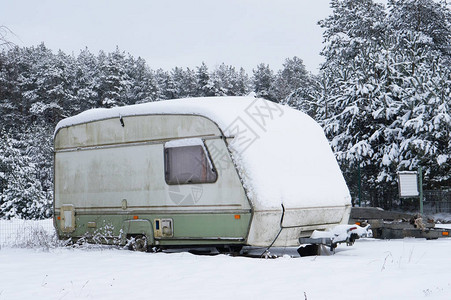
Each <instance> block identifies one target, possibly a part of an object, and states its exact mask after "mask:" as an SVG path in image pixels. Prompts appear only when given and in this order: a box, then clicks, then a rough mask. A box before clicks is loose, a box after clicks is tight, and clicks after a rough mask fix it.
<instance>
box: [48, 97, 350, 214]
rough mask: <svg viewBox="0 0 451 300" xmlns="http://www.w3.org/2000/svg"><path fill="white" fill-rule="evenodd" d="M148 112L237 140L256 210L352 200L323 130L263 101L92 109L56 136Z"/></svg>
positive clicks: (238, 160)
mask: <svg viewBox="0 0 451 300" xmlns="http://www.w3.org/2000/svg"><path fill="white" fill-rule="evenodd" d="M146 114H184V115H201V116H205V117H207V118H209V119H211V120H213V121H214V122H215V123H217V124H218V126H219V128H220V129H221V130H222V131H223V133H224V135H225V136H226V137H233V140H231V141H230V144H229V146H230V150H231V152H232V157H233V159H234V161H235V164H236V166H237V169H238V171H239V173H240V176H241V177H242V179H243V182H244V185H245V188H246V189H247V193H248V197H249V198H250V200H251V201H252V202H253V203H254V205H255V206H256V209H271V208H277V209H280V207H281V204H283V205H284V206H285V207H290V208H299V207H316V206H318V205H321V206H322V205H324V206H341V205H346V204H349V202H350V196H349V192H348V190H347V187H346V184H345V181H344V179H343V176H342V174H341V171H340V169H339V167H338V164H337V162H336V160H335V157H334V155H333V153H332V151H331V149H330V147H329V144H328V141H327V139H326V138H325V136H324V133H323V130H322V129H321V127H320V126H319V125H318V124H317V123H316V122H315V121H314V120H313V119H311V118H310V117H309V116H307V115H306V114H304V113H302V112H300V111H297V110H294V109H292V108H290V107H288V106H281V105H278V104H275V103H273V102H269V101H266V100H263V99H258V98H254V97H212V98H192V99H180V100H167V101H160V102H151V103H145V104H138V105H132V106H124V107H115V108H111V109H93V110H88V111H86V112H83V113H81V114H79V115H77V116H74V117H71V118H67V119H64V120H62V121H61V122H60V123H58V125H57V127H56V130H55V134H57V132H58V130H59V129H61V128H63V127H67V126H71V125H75V124H82V123H86V122H92V121H95V120H102V119H108V118H118V117H119V116H122V117H127V116H137V115H146ZM166 145H167V144H166Z"/></svg>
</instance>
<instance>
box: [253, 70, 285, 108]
mask: <svg viewBox="0 0 451 300" xmlns="http://www.w3.org/2000/svg"><path fill="white" fill-rule="evenodd" d="M252 71H253V80H252V81H253V84H254V92H255V93H256V94H257V96H258V97H261V98H265V99H267V100H270V101H280V100H279V99H276V97H275V95H274V81H275V77H274V73H273V71H272V70H271V69H270V68H269V65H265V64H263V63H261V64H259V65H258V66H257V68H256V69H253V70H252Z"/></svg>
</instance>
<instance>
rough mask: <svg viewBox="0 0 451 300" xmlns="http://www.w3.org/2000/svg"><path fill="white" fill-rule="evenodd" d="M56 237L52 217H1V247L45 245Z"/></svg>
mask: <svg viewBox="0 0 451 300" xmlns="http://www.w3.org/2000/svg"><path fill="white" fill-rule="evenodd" d="M54 237H55V228H54V227H53V220H52V219H45V220H22V219H11V220H2V219H0V247H8V246H11V247H15V246H16V247H26V246H45V244H46V243H48V242H49V241H50V240H51V239H53V238H54Z"/></svg>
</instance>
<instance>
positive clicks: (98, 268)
mask: <svg viewBox="0 0 451 300" xmlns="http://www.w3.org/2000/svg"><path fill="white" fill-rule="evenodd" d="M450 246H451V239H450V238H446V239H439V240H432V241H427V240H425V239H404V240H391V241H386V240H373V239H363V240H358V241H357V242H356V243H355V244H354V246H352V247H346V246H339V247H338V248H337V249H336V253H335V255H331V256H317V257H304V258H299V257H298V256H296V257H294V258H291V256H295V255H296V254H297V252H296V249H293V248H288V249H284V248H281V249H278V252H277V254H278V255H283V254H285V255H283V256H282V257H281V258H277V259H270V260H265V259H257V258H255V259H251V258H246V257H231V256H226V255H217V256H199V255H193V254H190V253H186V252H178V253H171V254H167V253H137V252H131V251H125V250H117V249H114V248H108V247H103V248H97V249H74V248H56V249H50V250H49V251H48V252H44V251H35V250H34V249H10V248H2V249H1V250H0V269H1V272H0V298H1V299H128V298H130V297H132V298H134V299H145V298H149V295H152V298H155V299H187V300H190V299H207V298H213V299H287V300H288V299H296V300H299V299H306V298H307V299H449V295H450V294H451V280H450V276H449V270H450V269H451V260H450V259H449V257H450V254H449V249H450ZM272 252H274V253H276V251H275V249H274V251H272ZM381 287H383V288H381Z"/></svg>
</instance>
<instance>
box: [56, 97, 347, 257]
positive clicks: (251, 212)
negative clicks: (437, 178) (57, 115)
mask: <svg viewBox="0 0 451 300" xmlns="http://www.w3.org/2000/svg"><path fill="white" fill-rule="evenodd" d="M54 144H55V185H54V186H55V191H54V192H55V193H54V195H55V199H54V208H55V220H54V223H55V227H56V229H57V231H58V235H59V237H60V238H62V239H67V238H70V239H73V240H77V239H80V238H85V239H88V240H96V237H101V238H100V239H97V240H98V241H100V242H108V243H119V244H126V243H129V245H130V246H131V247H136V248H140V249H147V248H153V247H158V248H168V247H173V246H192V247H195V246H205V245H211V246H216V247H218V248H221V249H224V248H229V249H232V248H233V249H239V248H240V247H241V246H243V245H249V246H259V247H268V246H270V245H272V246H297V245H299V238H300V237H309V236H310V235H311V234H312V232H313V231H314V230H322V229H329V228H331V227H334V226H336V225H338V224H346V223H347V222H348V218H349V212H350V196H349V192H348V189H347V187H346V184H345V182H344V179H343V176H342V174H341V172H340V169H339V167H338V164H337V162H336V160H335V158H334V155H333V153H332V151H331V149H330V147H329V144H328V142H327V140H326V138H325V136H324V133H323V131H322V129H321V128H320V126H319V125H318V124H317V123H316V122H315V121H313V120H312V119H311V118H310V117H308V116H307V115H305V114H304V113H302V112H299V111H296V110H293V109H291V108H289V107H286V106H281V105H278V104H275V103H272V102H269V101H266V100H263V99H258V98H254V97H215V98H193V99H181V100H168V101H160V102H152V103H146V104H139V105H132V106H125V107H116V108H111V109H94V110H88V111H86V112H83V113H81V114H79V115H77V116H74V117H70V118H67V119H64V120H62V121H61V122H60V123H59V124H58V125H57V128H56V130H55V141H54Z"/></svg>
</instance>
